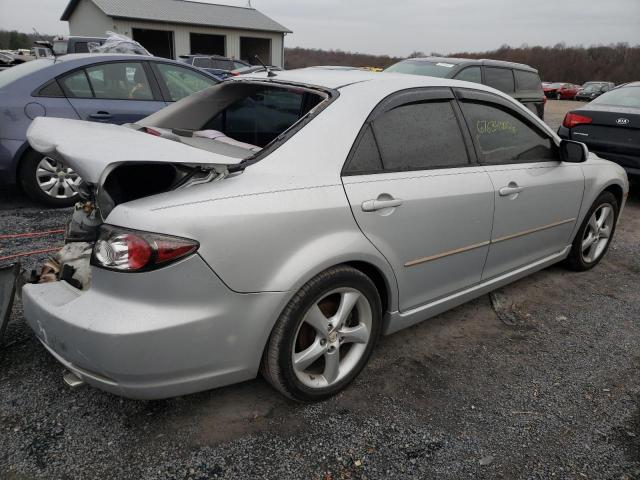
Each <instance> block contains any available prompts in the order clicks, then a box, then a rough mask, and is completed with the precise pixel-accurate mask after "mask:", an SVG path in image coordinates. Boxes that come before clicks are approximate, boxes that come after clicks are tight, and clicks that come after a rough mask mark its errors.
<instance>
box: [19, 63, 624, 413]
mask: <svg viewBox="0 0 640 480" xmlns="http://www.w3.org/2000/svg"><path fill="white" fill-rule="evenodd" d="M28 138H29V141H30V144H31V146H32V147H33V148H34V149H35V150H37V151H39V152H41V153H43V154H46V155H50V156H52V157H54V158H59V159H60V160H61V161H64V162H66V164H68V165H70V166H71V167H72V168H74V169H75V170H76V171H77V172H78V173H79V174H80V175H81V176H82V178H84V179H85V181H86V185H85V186H84V188H83V192H84V196H85V199H86V200H85V203H84V204H83V205H81V206H78V207H77V208H76V212H75V213H74V217H73V220H72V221H71V224H70V226H69V233H68V241H69V242H71V243H69V245H68V246H67V247H65V248H72V247H74V245H75V246H79V247H80V248H79V249H80V250H82V251H83V252H84V253H82V254H81V255H80V256H77V257H76V258H74V260H73V265H74V266H75V267H74V270H75V272H76V273H75V274H74V277H73V278H71V279H69V278H67V279H66V280H60V281H56V282H52V283H40V284H29V285H26V286H25V287H24V289H23V299H24V311H25V316H26V318H27V320H28V322H29V324H30V325H31V327H32V328H33V330H34V331H35V333H36V335H37V336H38V338H39V339H40V340H41V341H42V343H43V345H44V346H45V347H46V348H47V349H48V350H49V351H50V352H51V354H52V355H54V356H55V357H56V358H57V359H58V360H59V361H60V362H61V363H63V364H64V365H65V366H66V367H67V368H68V369H69V370H71V371H72V372H73V373H74V374H75V375H76V376H77V377H79V378H80V379H82V380H83V381H85V382H87V383H90V384H92V385H94V386H96V387H99V388H102V389H104V390H107V391H109V392H113V393H115V394H118V395H123V396H126V397H131V398H139V399H154V398H163V397H171V396H176V395H183V394H188V393H191V392H196V391H200V390H205V389H210V388H214V387H219V386H222V385H228V384H231V383H235V382H240V381H244V380H248V379H251V378H254V377H255V376H256V375H257V374H258V373H259V372H260V371H261V372H262V373H263V375H264V377H265V378H266V379H267V380H268V381H269V382H270V383H271V384H272V385H273V386H274V387H275V388H277V389H278V390H279V391H281V392H282V393H283V394H285V395H287V396H288V397H291V398H294V399H297V400H302V401H314V400H319V399H323V398H326V397H328V396H330V395H333V394H335V393H337V392H339V391H340V390H341V389H343V388H344V387H345V386H347V385H348V384H349V382H351V381H352V380H353V379H354V378H355V377H356V376H357V375H358V373H359V372H360V371H361V369H362V368H363V367H364V366H365V364H366V362H367V360H368V358H369V356H370V355H371V352H372V349H373V347H374V345H375V344H376V341H377V339H378V337H379V336H380V335H381V334H390V333H393V332H396V331H398V330H400V329H402V328H405V327H408V326H410V325H413V324H415V323H417V322H420V321H422V320H425V319H426V318H429V317H432V316H434V315H437V314H439V313H440V312H443V311H445V310H447V309H450V308H452V307H454V306H457V305H459V304H461V303H463V302H466V301H468V300H470V299H472V298H474V297H477V296H479V295H482V294H484V293H486V292H489V291H490V290H493V289H495V288H498V287H500V286H502V285H505V284H507V283H509V282H513V281H514V280H517V279H519V278H521V277H523V276H525V275H528V274H530V273H532V272H535V271H537V270H540V269H543V268H545V267H547V266H549V265H552V264H554V263H556V262H560V261H563V260H564V261H565V262H566V264H567V265H568V266H569V267H571V268H573V269H575V270H587V269H589V268H592V267H593V266H594V265H596V264H597V263H598V262H599V261H600V260H601V259H602V257H603V256H604V254H605V252H606V251H607V248H608V246H609V244H610V241H611V238H612V236H613V234H614V230H615V227H616V222H617V219H618V215H619V213H620V211H621V209H622V208H623V206H624V203H625V200H626V196H627V194H628V182H627V177H626V174H625V172H624V171H623V170H622V168H620V167H619V166H618V165H615V164H613V163H610V162H608V161H605V160H601V159H599V158H598V157H596V156H595V155H593V154H589V152H588V151H587V149H586V147H585V146H584V145H583V144H580V143H577V142H571V141H566V140H565V141H560V139H559V138H558V137H557V136H556V134H555V133H554V132H553V131H552V130H551V129H550V128H549V127H547V126H546V125H545V124H544V123H543V122H542V121H541V120H540V119H538V118H537V117H536V116H535V115H534V114H532V113H531V112H530V111H529V110H528V109H526V108H525V107H523V106H522V105H521V104H519V103H517V102H515V101H514V100H512V99H511V98H510V97H508V96H507V95H505V94H502V93H500V92H498V91H496V90H494V89H491V88H489V87H485V86H483V85H479V84H474V83H468V82H462V81H456V80H450V79H441V78H431V77H420V76H411V75H396V74H384V73H383V74H375V73H369V72H364V71H332V70H326V69H303V70H297V71H287V72H278V73H277V75H276V76H275V77H268V76H267V75H266V74H256V75H255V76H254V77H252V78H244V77H243V78H240V79H236V80H231V81H227V82H223V83H221V84H219V85H217V86H214V87H211V88H209V89H207V90H204V91H202V92H200V93H197V94H194V95H192V96H190V97H188V98H186V99H184V100H181V101H180V102H177V103H176V104H174V105H172V106H170V107H168V108H166V109H163V110H161V111H160V112H158V113H156V114H154V115H151V116H150V117H148V118H146V119H144V120H142V121H140V122H138V123H137V124H132V125H128V126H113V125H98V124H93V123H87V122H81V121H77V120H65V119H48V118H46V119H36V120H35V121H34V122H33V125H32V126H31V128H30V130H29V133H28ZM141 185H143V186H144V188H141V187H140V186H141ZM63 253H64V252H63ZM68 253H69V252H66V254H68ZM60 259H61V262H62V263H64V262H65V260H64V259H65V255H63V254H62V253H61V255H60ZM88 262H90V263H91V267H90V268H83V267H82V266H83V265H84V266H85V267H86V266H87V264H88ZM86 271H89V272H90V274H89V275H87V274H86ZM82 272H85V273H82ZM71 280H72V281H71Z"/></svg>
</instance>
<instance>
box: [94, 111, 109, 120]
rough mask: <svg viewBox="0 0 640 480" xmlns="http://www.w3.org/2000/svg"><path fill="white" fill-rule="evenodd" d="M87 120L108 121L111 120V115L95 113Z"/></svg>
mask: <svg viewBox="0 0 640 480" xmlns="http://www.w3.org/2000/svg"><path fill="white" fill-rule="evenodd" d="M89 118H93V119H94V120H109V119H111V118H113V115H111V114H110V113H109V112H97V113H92V114H91V115H89Z"/></svg>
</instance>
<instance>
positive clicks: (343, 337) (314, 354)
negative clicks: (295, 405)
mask: <svg viewBox="0 0 640 480" xmlns="http://www.w3.org/2000/svg"><path fill="white" fill-rule="evenodd" d="M372 324H373V316H372V308H371V305H370V304H369V301H368V300H367V298H366V297H365V295H364V294H362V293H361V292H359V291H358V290H356V289H354V288H339V289H335V290H332V291H330V292H328V293H326V294H324V295H323V296H322V297H321V298H320V299H319V300H318V301H316V302H315V303H314V304H313V305H312V306H311V307H310V308H309V309H308V310H307V312H306V313H305V315H304V318H303V320H302V323H301V324H300V326H299V327H298V331H297V332H296V336H295V341H294V344H293V351H292V352H291V360H292V362H293V371H294V372H295V375H296V377H297V378H298V380H299V381H300V382H302V383H303V384H304V385H305V386H306V387H310V388H324V387H329V386H332V385H334V384H336V383H337V382H339V381H340V380H342V379H343V378H345V377H346V376H347V375H348V374H349V373H350V372H351V371H352V370H353V369H354V368H356V366H357V365H358V362H359V361H360V359H361V358H362V356H363V355H364V354H365V351H366V349H367V345H368V344H369V342H370V340H371V332H372Z"/></svg>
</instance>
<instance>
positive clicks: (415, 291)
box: [342, 89, 494, 311]
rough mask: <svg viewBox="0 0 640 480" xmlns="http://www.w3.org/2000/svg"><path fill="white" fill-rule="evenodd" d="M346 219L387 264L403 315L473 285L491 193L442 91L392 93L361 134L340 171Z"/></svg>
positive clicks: (484, 248) (487, 232)
mask: <svg viewBox="0 0 640 480" xmlns="http://www.w3.org/2000/svg"><path fill="white" fill-rule="evenodd" d="M342 180H343V184H344V187H345V191H346V194H347V197H348V200H349V203H350V205H351V209H352V211H353V215H354V217H355V219H356V221H357V223H358V225H359V227H360V229H361V230H362V231H363V233H364V234H365V235H366V236H367V238H368V239H369V240H370V241H371V242H372V243H373V244H374V245H375V246H376V248H377V249H378V250H379V251H380V252H381V253H382V254H383V255H384V256H385V257H386V258H387V260H388V261H389V263H390V264H391V265H392V267H393V269H394V272H395V274H396V278H397V280H398V287H399V298H400V310H401V311H406V310H409V309H411V308H414V307H417V306H420V305H422V304H425V303H427V302H429V301H431V300H434V299H437V298H438V297H443V296H446V295H448V294H451V293H453V292H455V291H457V290H460V289H463V288H465V287H468V286H470V285H473V284H475V283H477V282H479V281H480V277H481V273H482V267H483V265H484V262H485V259H486V255H487V252H488V245H489V240H490V237H491V222H492V217H493V208H494V198H493V197H494V195H493V186H492V184H491V181H490V179H489V176H488V174H487V173H486V172H485V171H484V169H483V168H482V167H480V166H478V165H477V164H475V163H474V157H473V148H472V147H471V144H470V138H469V135H468V132H466V133H465V131H464V130H463V129H461V128H460V113H459V110H458V109H457V105H456V104H455V102H454V98H453V94H452V92H451V90H450V89H420V90H414V91H408V92H400V93H398V94H396V95H394V96H392V97H390V98H388V99H386V100H385V101H383V102H382V103H381V104H380V105H379V106H378V107H377V108H376V109H375V110H374V112H373V113H372V115H371V117H370V118H369V119H368V120H367V122H366V123H365V125H364V126H363V128H362V130H361V132H360V134H359V136H358V138H357V139H356V142H355V144H354V147H353V149H352V152H351V154H350V156H349V158H348V160H347V163H346V165H345V168H344V171H343V178H342Z"/></svg>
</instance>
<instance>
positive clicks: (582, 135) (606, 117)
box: [558, 82, 640, 176]
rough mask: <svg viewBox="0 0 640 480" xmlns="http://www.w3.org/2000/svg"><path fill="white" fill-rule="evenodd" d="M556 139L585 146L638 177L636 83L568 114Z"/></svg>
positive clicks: (639, 100)
mask: <svg viewBox="0 0 640 480" xmlns="http://www.w3.org/2000/svg"><path fill="white" fill-rule="evenodd" d="M558 135H560V137H561V138H566V139H570V140H576V141H579V142H583V143H585V144H586V145H587V146H588V147H589V150H590V151H591V152H593V153H595V154H596V155H598V156H599V157H602V158H606V159H607V160H611V161H613V162H616V163H618V164H619V165H621V166H622V167H624V169H625V170H626V171H627V173H628V174H629V175H635V176H638V175H640V82H633V83H628V84H626V85H625V86H622V87H618V88H615V89H613V90H610V91H609V92H606V93H604V94H603V95H601V96H599V97H598V98H596V99H595V100H593V101H592V102H590V103H587V104H586V105H584V106H582V107H580V108H578V109H576V110H572V111H570V112H569V113H567V115H566V116H565V118H564V121H563V122H562V125H561V126H560V128H559V129H558Z"/></svg>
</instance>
